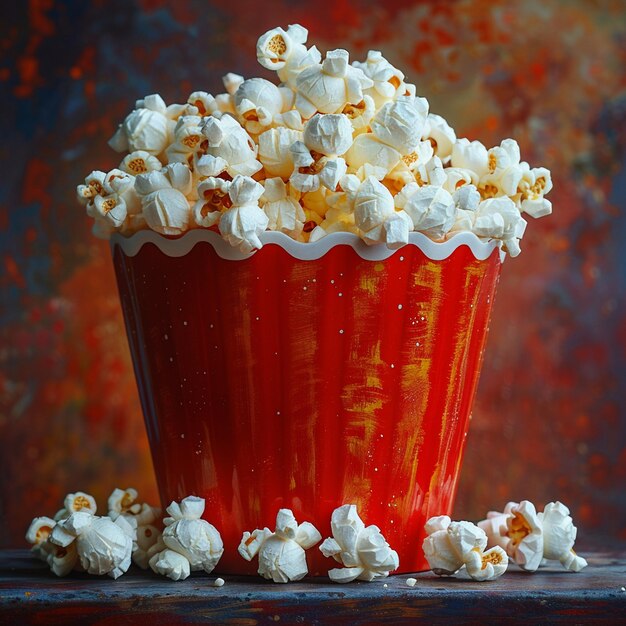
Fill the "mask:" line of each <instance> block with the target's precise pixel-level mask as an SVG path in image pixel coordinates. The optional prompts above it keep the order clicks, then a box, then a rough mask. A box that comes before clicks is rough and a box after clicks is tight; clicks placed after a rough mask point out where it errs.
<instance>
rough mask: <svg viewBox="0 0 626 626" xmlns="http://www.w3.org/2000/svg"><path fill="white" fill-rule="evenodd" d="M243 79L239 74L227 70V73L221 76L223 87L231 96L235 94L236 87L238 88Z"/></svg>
mask: <svg viewBox="0 0 626 626" xmlns="http://www.w3.org/2000/svg"><path fill="white" fill-rule="evenodd" d="M244 80H245V79H244V77H243V76H242V75H241V74H235V73H234V72H228V74H224V76H222V83H223V84H224V89H226V93H228V94H230V95H231V96H234V95H235V93H236V92H237V89H239V87H240V86H241V83H243V82H244Z"/></svg>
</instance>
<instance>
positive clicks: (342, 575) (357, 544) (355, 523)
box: [320, 504, 400, 583]
mask: <svg viewBox="0 0 626 626" xmlns="http://www.w3.org/2000/svg"><path fill="white" fill-rule="evenodd" d="M330 526H331V530H332V533H333V536H332V538H331V537H329V538H328V539H325V540H324V541H323V542H322V544H321V545H320V551H321V552H322V554H323V555H324V556H326V557H329V556H332V557H333V558H334V559H335V561H337V562H338V563H341V564H342V565H344V567H343V568H335V569H331V570H330V571H329V572H328V575H329V577H330V579H331V580H332V581H333V582H337V583H347V582H351V581H353V580H365V581H368V582H369V581H372V580H375V579H376V578H385V577H386V576H389V572H392V571H393V570H395V569H397V568H398V567H399V564H400V562H399V560H398V553H397V552H396V551H395V550H392V549H391V547H390V546H389V544H388V543H387V542H386V541H385V538H384V537H383V536H382V534H381V532H380V529H379V528H378V527H377V526H373V525H372V526H367V527H366V526H365V524H364V523H363V520H361V518H360V517H359V514H358V513H357V509H356V506H355V505H354V504H344V505H343V506H340V507H339V508H337V509H335V510H334V511H333V514H332V517H331V523H330Z"/></svg>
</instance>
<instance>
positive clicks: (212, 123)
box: [198, 115, 263, 177]
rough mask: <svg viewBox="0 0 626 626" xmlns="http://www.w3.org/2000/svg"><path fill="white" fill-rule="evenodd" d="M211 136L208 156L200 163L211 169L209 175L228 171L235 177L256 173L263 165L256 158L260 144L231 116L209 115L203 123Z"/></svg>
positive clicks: (207, 136)
mask: <svg viewBox="0 0 626 626" xmlns="http://www.w3.org/2000/svg"><path fill="white" fill-rule="evenodd" d="M202 134H203V135H204V136H205V137H206V138H207V139H208V147H207V149H206V152H207V153H206V155H204V156H202V157H201V158H200V159H199V161H198V164H199V165H200V166H204V167H205V168H207V171H206V175H207V176H218V175H219V174H221V173H222V172H228V174H230V175H231V176H233V177H234V176H237V175H239V174H240V175H242V176H252V174H255V173H256V172H258V171H259V170H260V169H261V168H262V167H263V166H262V165H261V163H259V161H257V160H256V147H255V144H254V142H253V141H252V139H251V137H250V135H248V133H247V132H246V131H245V130H244V129H243V128H242V127H241V126H240V125H239V122H237V120H235V119H233V118H232V117H230V116H229V115H225V116H224V117H222V118H221V119H217V118H216V117H208V118H206V119H205V121H204V122H203V125H202Z"/></svg>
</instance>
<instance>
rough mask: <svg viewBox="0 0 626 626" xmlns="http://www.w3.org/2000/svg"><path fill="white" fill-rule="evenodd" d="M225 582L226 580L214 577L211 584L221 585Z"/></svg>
mask: <svg viewBox="0 0 626 626" xmlns="http://www.w3.org/2000/svg"><path fill="white" fill-rule="evenodd" d="M225 582H226V581H225V580H224V579H223V578H216V579H215V580H214V581H213V586H214V587H223V586H224V583H225Z"/></svg>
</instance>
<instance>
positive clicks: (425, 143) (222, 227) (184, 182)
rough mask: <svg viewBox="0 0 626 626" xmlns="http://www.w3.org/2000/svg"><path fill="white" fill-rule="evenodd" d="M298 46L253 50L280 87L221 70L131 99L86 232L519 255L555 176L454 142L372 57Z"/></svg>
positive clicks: (94, 185) (94, 189) (409, 88)
mask: <svg viewBox="0 0 626 626" xmlns="http://www.w3.org/2000/svg"><path fill="white" fill-rule="evenodd" d="M307 36H308V33H307V30H306V29H305V28H303V27H302V26H300V25H297V24H294V25H291V26H289V27H288V28H287V30H284V29H282V28H274V29H272V30H270V31H268V32H267V33H265V34H264V35H263V36H262V37H260V39H259V40H258V43H257V58H258V60H259V63H260V64H261V65H262V66H263V67H265V68H267V69H269V70H273V71H275V72H276V73H277V75H278V80H279V81H280V82H279V84H278V85H275V84H274V83H272V82H270V81H268V80H266V79H264V78H250V79H247V80H244V78H243V77H242V76H239V75H236V74H227V75H226V76H225V77H224V79H223V81H224V87H225V90H226V92H225V93H221V94H218V95H216V96H213V95H211V94H209V93H207V92H204V91H195V92H193V93H192V94H190V95H189V97H188V98H187V101H186V102H185V103H183V104H170V105H169V106H168V105H166V104H165V102H164V101H163V99H162V98H161V97H160V96H159V95H157V94H153V95H149V96H146V97H145V98H144V99H142V100H138V101H137V102H136V105H135V109H134V110H133V111H132V112H131V113H130V114H129V115H128V116H127V117H126V119H125V120H124V121H123V123H122V124H121V125H120V126H119V128H118V130H117V132H116V133H115V135H114V136H113V138H112V139H111V140H110V142H109V143H110V145H111V146H112V147H113V148H114V149H115V150H117V151H118V152H127V153H128V154H126V156H125V157H124V158H123V160H122V162H121V163H120V164H119V167H118V168H116V169H113V170H111V171H110V172H102V171H94V172H91V173H90V174H89V175H88V176H87V177H86V179H85V182H84V184H81V185H79V186H78V197H79V199H80V200H81V202H82V203H83V204H84V205H85V206H86V210H87V214H88V215H89V216H91V217H92V218H93V219H94V229H93V230H94V234H96V235H97V236H100V237H103V238H106V237H108V236H110V235H111V234H112V233H114V232H119V233H121V234H122V235H125V236H130V235H132V234H133V233H135V232H137V231H140V230H145V229H152V230H154V231H156V232H158V233H161V234H162V235H167V236H180V235H182V234H183V233H185V232H186V231H188V230H190V229H197V228H205V229H206V228H208V229H212V230H214V231H216V232H218V233H220V234H221V236H222V237H223V238H224V239H225V240H226V241H227V242H229V243H230V244H231V245H232V246H236V247H237V248H239V249H240V250H241V251H242V252H244V253H250V252H252V251H254V250H257V249H259V248H261V247H262V242H261V240H260V238H259V237H260V235H261V233H263V232H264V231H265V230H268V229H269V230H273V231H279V232H282V233H284V234H286V235H288V236H289V237H292V238H293V239H295V240H297V241H302V242H314V241H318V240H319V239H321V238H323V237H325V236H326V235H328V234H329V233H334V232H350V233H354V234H356V235H358V236H359V237H361V238H362V239H363V240H364V241H365V242H366V243H367V244H386V245H387V246H388V247H389V248H391V249H396V248H399V247H401V246H403V245H405V244H406V243H407V242H408V238H409V233H411V232H413V231H416V232H421V233H423V234H425V235H426V236H428V237H429V238H431V239H432V240H434V241H444V240H446V239H448V238H450V237H452V236H454V235H455V234H456V233H458V232H462V231H465V232H472V233H474V234H475V235H477V236H478V237H479V238H480V239H481V240H485V241H488V240H496V241H497V242H499V243H500V245H501V246H502V247H503V249H505V250H506V251H507V252H508V253H509V254H510V255H511V256H516V255H517V254H519V252H520V246H519V240H520V239H521V238H522V236H523V234H524V231H525V228H526V220H525V219H524V217H523V215H530V216H531V217H542V216H544V215H548V214H549V213H551V211H552V206H551V203H550V201H549V200H546V199H545V195H546V194H547V193H548V192H549V191H550V189H551V188H552V181H551V177H550V172H549V171H548V170H547V169H545V168H541V167H540V168H531V167H530V166H529V164H528V163H526V162H525V161H522V160H521V156H520V150H519V146H518V144H517V142H516V141H515V140H513V139H505V140H504V141H502V142H501V143H500V145H499V146H495V147H493V148H490V149H487V148H486V147H485V146H484V145H483V144H482V143H480V142H479V141H469V140H468V139H465V138H457V137H456V134H455V132H454V130H453V129H452V128H451V126H450V125H449V124H448V123H447V122H446V120H445V119H443V118H442V117H440V116H439V115H436V114H434V113H430V112H429V105H428V102H427V100H426V99H425V98H421V97H417V96H416V88H415V85H412V84H410V83H408V82H406V81H405V76H404V74H403V73H402V72H401V71H400V70H399V69H397V68H395V67H394V66H393V65H392V64H391V63H389V61H387V60H386V59H385V58H384V57H383V56H382V54H381V53H380V52H378V51H373V50H371V51H370V52H369V53H368V55H367V58H366V60H365V61H363V62H359V61H353V62H352V64H350V62H349V56H348V52H347V51H345V50H342V49H337V50H331V51H329V52H327V53H326V56H325V58H324V59H322V55H321V53H320V52H319V51H318V50H317V48H316V47H315V46H311V47H310V48H309V47H307V45H306V42H307Z"/></svg>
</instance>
